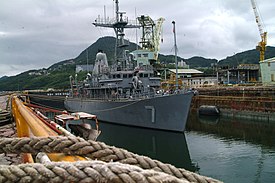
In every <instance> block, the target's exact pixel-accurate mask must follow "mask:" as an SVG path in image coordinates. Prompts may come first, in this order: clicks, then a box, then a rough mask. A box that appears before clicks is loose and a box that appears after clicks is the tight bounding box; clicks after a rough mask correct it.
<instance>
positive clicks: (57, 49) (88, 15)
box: [0, 0, 275, 77]
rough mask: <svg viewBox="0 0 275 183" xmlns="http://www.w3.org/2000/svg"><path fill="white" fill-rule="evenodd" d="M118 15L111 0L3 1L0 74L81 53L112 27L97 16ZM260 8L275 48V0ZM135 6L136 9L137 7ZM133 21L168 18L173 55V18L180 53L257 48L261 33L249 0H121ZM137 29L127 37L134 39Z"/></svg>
mask: <svg viewBox="0 0 275 183" xmlns="http://www.w3.org/2000/svg"><path fill="white" fill-rule="evenodd" d="M104 6H105V7H106V8H105V9H106V11H105V12H106V16H108V17H113V15H114V13H113V11H114V2H113V1H112V0H2V1H1V5H0V77H2V76H4V75H7V76H11V75H16V74H19V73H21V72H23V71H27V70H31V69H40V68H47V67H49V66H50V65H52V64H54V63H56V62H59V61H62V60H66V59H70V58H75V57H77V56H78V55H79V54H80V52H81V51H83V50H84V49H85V48H87V47H88V46H89V45H91V44H92V43H94V42H95V41H96V40H97V39H98V38H99V37H102V36H106V35H109V36H113V35H114V33H113V31H112V30H107V29H104V28H97V27H94V26H93V25H92V22H93V21H94V20H95V19H96V18H97V17H98V15H102V17H103V15H104ZM257 6H258V8H259V11H260V15H261V17H262V19H263V23H264V25H265V30H266V31H267V32H268V43H267V44H268V45H270V46H275V14H274V12H275V1H274V0H258V3H257ZM135 10H136V11H135ZM120 11H125V12H127V14H126V15H127V16H128V17H129V19H135V17H136V16H135V12H136V14H137V15H141V14H145V15H150V16H151V17H152V18H153V19H154V20H156V19H158V18H159V17H163V18H165V22H164V24H163V40H164V41H163V43H161V45H160V47H161V49H160V53H162V54H174V51H173V34H172V23H171V22H172V21H173V20H174V21H175V22H176V33H177V45H178V50H179V51H178V55H179V56H181V57H183V58H190V57H192V56H203V57H206V58H216V59H222V58H225V57H227V56H231V55H234V53H238V52H242V51H246V50H250V49H254V48H255V46H256V44H257V42H259V41H260V35H259V31H258V27H257V24H256V22H255V16H254V13H253V9H252V6H251V2H250V0H207V1H206V0H172V1H166V0H150V1H149V0H120ZM135 35H136V33H135V31H134V30H131V31H127V32H126V38H128V39H130V40H131V41H133V42H135V40H136V36H135Z"/></svg>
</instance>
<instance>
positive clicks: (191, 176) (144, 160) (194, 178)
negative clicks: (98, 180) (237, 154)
mask: <svg viewBox="0 0 275 183" xmlns="http://www.w3.org/2000/svg"><path fill="white" fill-rule="evenodd" d="M39 152H45V153H58V152H61V153H65V154H69V155H84V156H86V157H89V158H92V159H97V160H101V161H104V162H110V161H114V162H120V163H124V164H130V165H136V166H139V167H141V168H143V169H153V170H156V171H159V172H164V173H167V174H169V175H173V176H175V177H177V178H180V179H183V180H188V181H190V182H201V183H208V182H219V181H218V180H215V179H212V178H209V177H204V176H201V175H198V174H196V173H193V172H190V171H187V170H185V169H183V168H176V167H174V166H173V165H170V164H164V163H162V162H160V161H157V160H152V159H151V158H149V157H145V156H140V155H137V154H134V153H132V152H129V151H127V150H124V149H121V148H116V147H113V146H108V145H106V144H105V143H102V142H96V141H92V140H89V141H86V140H84V139H82V138H79V137H64V136H57V137H46V138H45V137H44V138H43V137H33V138H2V139H0V153H32V154H37V153H39Z"/></svg>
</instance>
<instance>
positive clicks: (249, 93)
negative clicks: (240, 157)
mask: <svg viewBox="0 0 275 183" xmlns="http://www.w3.org/2000/svg"><path fill="white" fill-rule="evenodd" d="M201 105H211V106H217V107H218V108H219V109H220V111H221V115H223V116H228V117H232V118H243V119H250V120H253V119H255V120H260V121H267V122H275V87H244V86H242V87H219V88H202V89H199V95H197V96H194V97H193V101H192V106H191V110H192V111H196V110H197V109H198V108H199V107H200V106H201Z"/></svg>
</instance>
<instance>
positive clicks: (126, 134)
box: [98, 113, 275, 183]
mask: <svg viewBox="0 0 275 183" xmlns="http://www.w3.org/2000/svg"><path fill="white" fill-rule="evenodd" d="M100 128H101V130H102V133H101V135H100V136H99V138H98V140H99V141H103V142H105V143H106V144H108V145H114V146H116V147H121V148H124V149H127V150H128V151H132V152H134V153H137V154H140V155H145V156H149V157H151V158H153V159H158V160H160V161H162V162H165V163H169V164H173V165H175V166H176V167H182V168H185V169H187V170H190V171H193V172H196V173H199V174H201V175H205V176H209V177H213V178H215V179H219V180H221V181H224V182H234V183H238V182H240V183H243V182H254V183H257V182H274V180H275V124H272V123H268V122H263V121H248V120H247V121H245V120H238V119H230V118H223V117H210V118H209V117H205V116H204V117H201V116H198V115H197V114H196V113H192V114H190V115H189V119H188V123H187V128H186V131H185V132H184V133H175V132H168V131H160V130H150V129H144V128H135V127H128V126H120V125H113V124H108V123H100Z"/></svg>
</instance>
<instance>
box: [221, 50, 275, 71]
mask: <svg viewBox="0 0 275 183" xmlns="http://www.w3.org/2000/svg"><path fill="white" fill-rule="evenodd" d="M272 57H275V47H271V46H267V47H266V52H265V59H268V58H272ZM259 60H260V54H259V51H257V50H256V49H254V50H248V51H244V52H241V53H237V54H235V55H233V56H229V57H226V58H225V59H222V60H220V61H219V65H220V66H225V65H226V66H227V65H228V66H234V65H239V64H258V63H259Z"/></svg>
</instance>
